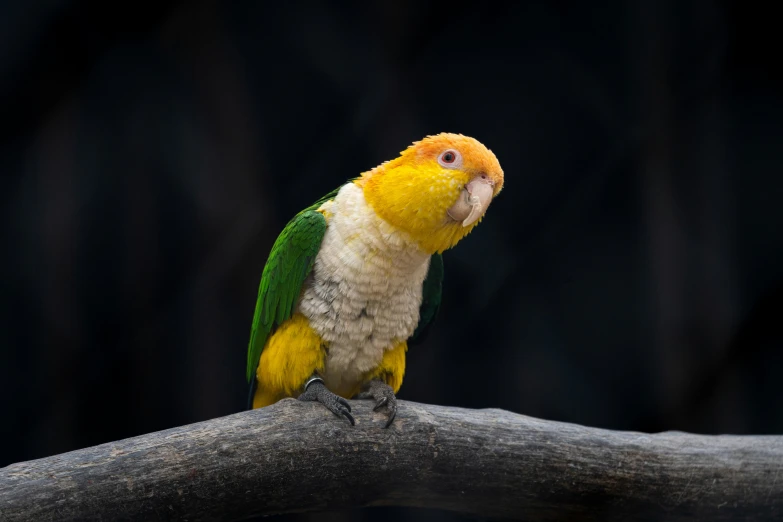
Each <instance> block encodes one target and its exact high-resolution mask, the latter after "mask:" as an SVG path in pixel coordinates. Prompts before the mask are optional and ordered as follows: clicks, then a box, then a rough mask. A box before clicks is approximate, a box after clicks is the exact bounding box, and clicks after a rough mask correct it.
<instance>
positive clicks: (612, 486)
mask: <svg viewBox="0 0 783 522" xmlns="http://www.w3.org/2000/svg"><path fill="white" fill-rule="evenodd" d="M351 405H352V407H353V412H354V416H355V417H356V421H357V425H356V426H355V427H351V426H349V425H348V424H347V423H346V422H345V421H344V420H341V419H338V418H336V417H335V416H333V415H332V414H331V413H329V412H328V411H326V409H325V408H323V407H322V406H320V405H317V404H313V403H302V402H298V401H295V400H290V399H288V400H283V401H281V402H279V403H277V404H275V405H273V406H270V407H268V408H263V409H260V410H254V411H250V412H242V413H238V414H235V415H229V416H227V417H222V418H218V419H213V420H210V421H207V422H201V423H197V424H191V425H188V426H182V427H179V428H174V429H170V430H166V431H161V432H157V433H151V434H148V435H142V436H139V437H134V438H131V439H126V440H121V441H117V442H111V443H108V444H102V445H100V446H95V447H92V448H86V449H82V450H78V451H73V452H70V453H64V454H61V455H55V456H53V457H47V458H43V459H39V460H33V461H29V462H22V463H18V464H13V465H11V466H8V467H6V468H2V469H0V520H3V521H33V520H35V521H37V520H75V519H78V520H98V519H100V520H114V519H123V520H163V519H165V520H171V519H187V520H237V519H241V518H246V517H249V516H252V515H258V514H274V513H285V512H295V511H325V510H335V509H342V508H355V507H360V506H380V505H399V506H420V507H430V508H440V509H446V510H453V511H459V512H462V513H471V514H477V515H482V516H491V517H511V518H524V519H525V520H529V521H539V520H575V519H580V520H581V519H590V520H607V521H608V520H623V521H626V520H649V519H658V518H659V517H664V518H665V519H666V520H686V519H687V520H693V519H699V520H712V521H717V520H736V519H742V520H762V519H763V520H772V519H780V517H782V516H783V471H782V470H783V437H781V436H725V435H724V436H701V435H690V434H686V433H677V432H667V433H661V434H655V435H647V434H642V433H633V432H618V431H608V430H602V429H595V428H585V427H582V426H577V425H573V424H565V423H559V422H548V421H543V420H538V419H534V418H530V417H525V416H522V415H515V414H513V413H509V412H506V411H503V410H496V409H488V410H466V409H460V408H450V407H442V406H432V405H426V404H418V403H413V402H404V401H401V402H400V410H399V413H398V415H397V420H395V422H394V424H393V425H392V427H391V428H389V429H388V430H384V429H382V427H381V426H382V421H383V419H384V418H385V414H384V413H382V412H379V413H373V412H372V411H371V409H370V407H371V403H370V402H369V401H352V403H351Z"/></svg>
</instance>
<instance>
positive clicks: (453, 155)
mask: <svg viewBox="0 0 783 522" xmlns="http://www.w3.org/2000/svg"><path fill="white" fill-rule="evenodd" d="M438 163H440V164H441V165H443V166H444V167H447V168H455V167H459V166H460V164H461V163H462V158H461V157H460V155H459V152H457V151H456V150H451V149H449V150H447V151H445V152H443V153H442V154H441V155H440V157H439V158H438Z"/></svg>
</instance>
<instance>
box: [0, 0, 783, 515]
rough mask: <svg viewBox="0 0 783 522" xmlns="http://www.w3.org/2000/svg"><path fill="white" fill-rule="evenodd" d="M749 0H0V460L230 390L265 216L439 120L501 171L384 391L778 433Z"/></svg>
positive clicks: (655, 426)
mask: <svg viewBox="0 0 783 522" xmlns="http://www.w3.org/2000/svg"><path fill="white" fill-rule="evenodd" d="M775 7H776V6H775V5H774V4H772V3H768V4H763V3H751V2H739V1H735V2H710V1H701V0H700V1H677V0H661V1H630V2H562V1H546V2H544V1H542V2H506V3H498V4H494V3H491V2H486V1H485V2H478V3H474V4H462V3H458V2H447V1H426V2H417V1H412V0H408V1H386V2H379V3H373V2H371V3H360V2H353V3H345V4H343V3H326V2H289V3H282V2H280V3H271V2H260V1H259V2H255V1H243V2H239V1H236V2H217V1H193V2H172V1H163V2H146V1H135V2H117V3H111V2H76V1H67V0H61V1H57V0H50V1H40V2H28V3H22V2H16V3H15V5H14V4H11V3H10V2H3V3H2V4H0V111H2V112H0V172H1V173H2V177H1V178H0V202H1V203H2V206H1V207H0V211H1V212H2V215H0V248H1V249H2V250H1V251H0V254H1V255H0V274H2V277H1V278H0V285H2V287H1V289H2V292H1V296H2V299H1V300H0V401H2V402H0V406H2V408H1V409H0V412H2V419H3V420H2V421H0V426H1V427H0V429H1V430H2V433H0V437H1V438H0V466H4V465H7V464H9V463H12V462H16V461H20V460H27V459H33V458H38V457H44V456H47V455H52V454H56V453H60V452H64V451H69V450H73V449H77V448H83V447H86V446H90V445H94V444H98V443H102V442H107V441H111V440H116V439H121V438H125V437H130V436H133V435H139V434H142V433H146V432H150V431H155V430H160V429H164V428H169V427H174V426H179V425H182V424H186V423H191V422H196V421H200V420H205V419H210V418H214V417H217V416H222V415H227V414H230V413H234V412H237V411H239V410H241V409H242V407H243V404H244V401H245V392H246V383H245V354H246V346H247V340H248V336H249V330H250V322H251V319H252V314H253V307H254V304H255V297H256V291H257V287H258V282H259V278H260V275H261V270H262V267H263V264H264V262H265V261H266V256H267V254H268V252H269V249H270V247H271V245H272V243H273V241H274V239H275V237H276V235H277V233H279V231H280V230H281V229H282V227H283V226H284V224H285V223H286V221H287V220H288V219H290V218H291V217H292V216H293V214H294V213H295V212H296V211H298V210H300V209H301V208H303V207H304V206H306V205H308V204H310V203H311V202H313V201H314V200H315V199H317V198H318V197H320V196H321V195H323V194H324V193H326V192H327V191H329V190H331V189H332V188H334V187H336V186H337V185H339V184H341V183H342V182H344V181H345V180H346V179H347V178H349V177H352V176H355V175H356V174H358V173H360V172H362V171H364V170H367V169H369V168H371V167H373V166H375V165H377V164H379V163H381V162H382V161H385V160H388V159H392V158H393V157H395V156H396V155H397V153H398V152H399V151H401V150H402V149H403V148H405V147H406V146H407V145H408V144H410V143H411V142H412V141H414V140H417V139H420V138H421V137H423V136H425V135H427V134H434V133H438V132H443V131H449V132H460V133H464V134H468V135H471V136H474V137H475V138H477V139H479V140H480V141H482V142H484V143H485V144H486V145H487V146H489V147H490V148H491V149H492V150H493V151H494V152H495V153H496V154H497V156H498V158H499V160H500V162H501V165H502V166H503V168H504V170H505V173H506V184H505V189H504V191H503V192H502V193H501V195H500V197H499V198H498V199H497V200H496V201H495V202H494V203H493V205H492V207H491V209H490V210H489V212H488V214H487V217H486V219H485V220H484V222H483V223H482V224H481V225H480V226H479V227H478V228H477V229H476V230H475V231H474V232H473V233H472V234H471V235H470V236H468V238H466V239H465V240H464V241H463V242H461V243H460V244H459V245H458V246H457V247H456V248H455V249H454V250H452V251H449V252H447V253H446V254H445V264H446V282H445V288H444V305H443V307H442V309H441V313H440V316H439V318H438V321H437V322H436V324H435V326H434V327H433V329H432V331H431V333H430V336H429V339H428V341H427V343H426V344H425V345H424V346H421V347H417V349H416V350H411V351H410V352H409V356H408V371H407V374H406V376H405V382H404V384H403V387H402V390H401V391H400V394H399V396H400V397H401V398H403V399H410V400H415V401H421V402H428V403H436V404H446V405H455V406H464V407H470V408H486V407H500V408H505V409H508V410H511V411H514V412H519V413H523V414H526V415H532V416H536V417H542V418H545V419H552V420H560V421H569V422H575V423H580V424H585V425H589V426H598V427H604V428H612V429H621V430H640V431H648V432H655V431H662V430H674V429H676V430H685V431H691V432H698V433H736V434H745V433H757V434H769V433H783V408H781V402H783V386H781V377H780V371H781V369H782V368H783V350H781V340H782V339H783V333H782V331H781V330H782V329H783V323H781V318H782V317H783V315H781V313H780V312H779V311H778V309H779V308H783V307H781V304H783V210H781V208H780V207H781V203H780V202H781V198H782V197H783V176H782V175H781V174H783V171H782V170H781V166H783V141H782V140H783V120H782V118H783V81H781V75H780V74H779V69H780V64H781V61H780V56H781V54H780V51H781V45H780V44H781V38H782V37H781V34H783V33H781V31H780V26H779V17H777V16H776V15H774V11H776V9H775ZM335 422H338V421H337V420H335ZM403 515H404V516H407V517H410V518H414V517H415V518H418V519H421V520H424V519H430V518H437V519H439V520H453V519H455V518H458V517H455V516H453V515H450V514H445V513H438V512H433V511H425V510H414V509H405V510H403V509H383V510H381V509H374V510H361V511H354V512H351V513H347V514H337V515H334V517H333V518H334V519H335V520H343V519H351V520H360V519H370V518H372V519H373V520H384V519H390V520H391V519H394V518H396V517H398V516H403ZM293 518H299V519H305V518H308V516H298V517H293ZM311 518H314V517H311ZM323 519H324V518H323V516H319V520H323Z"/></svg>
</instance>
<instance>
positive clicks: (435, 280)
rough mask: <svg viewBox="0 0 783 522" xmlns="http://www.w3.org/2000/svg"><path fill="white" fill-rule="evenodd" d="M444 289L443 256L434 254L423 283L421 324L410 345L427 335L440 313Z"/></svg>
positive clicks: (410, 340) (412, 336)
mask: <svg viewBox="0 0 783 522" xmlns="http://www.w3.org/2000/svg"><path fill="white" fill-rule="evenodd" d="M442 289H443V256H442V255H441V254H433V256H432V257H431V258H430V269H429V271H428V272H427V277H426V278H425V279H424V284H423V285H422V299H421V308H419V324H418V325H417V326H416V330H414V331H413V335H411V337H410V339H408V345H415V344H419V343H421V342H422V341H424V339H425V338H426V337H427V332H428V331H429V328H430V325H432V322H433V321H434V320H435V317H436V316H437V315H438V310H439V309H440V301H441V295H442Z"/></svg>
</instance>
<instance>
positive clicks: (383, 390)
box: [356, 379, 397, 428]
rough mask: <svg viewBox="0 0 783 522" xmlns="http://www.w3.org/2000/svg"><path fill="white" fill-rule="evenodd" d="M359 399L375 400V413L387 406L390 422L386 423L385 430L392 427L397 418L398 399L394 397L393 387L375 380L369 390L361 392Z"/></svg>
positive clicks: (371, 382)
mask: <svg viewBox="0 0 783 522" xmlns="http://www.w3.org/2000/svg"><path fill="white" fill-rule="evenodd" d="M356 398H357V399H374V400H375V407H374V408H373V411H378V410H379V409H381V408H383V407H384V406H386V409H387V410H389V420H387V421H386V425H385V426H384V428H388V427H389V426H391V423H392V422H394V417H396V416H397V397H396V396H395V395H394V390H393V389H392V387H391V386H389V385H388V384H386V383H385V382H383V381H381V380H379V379H373V380H371V381H370V382H369V384H368V386H367V390H366V391H363V392H361V393H360V394H358V395H357V396H356Z"/></svg>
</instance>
